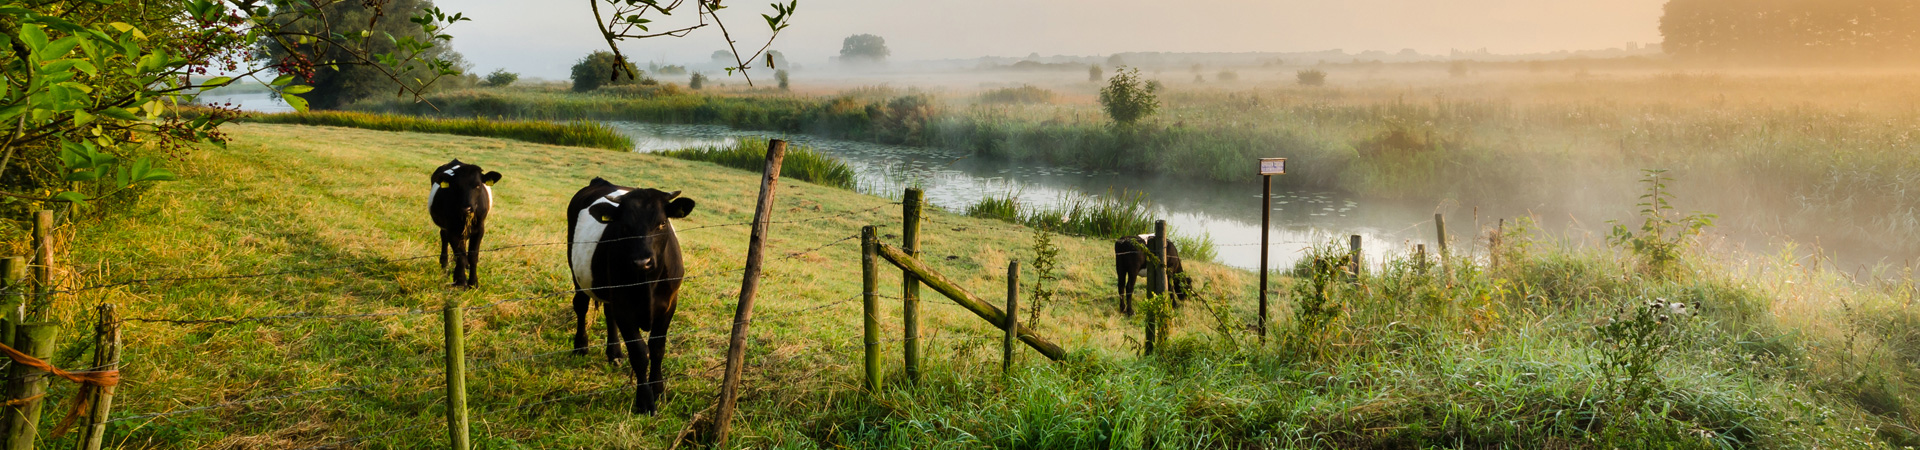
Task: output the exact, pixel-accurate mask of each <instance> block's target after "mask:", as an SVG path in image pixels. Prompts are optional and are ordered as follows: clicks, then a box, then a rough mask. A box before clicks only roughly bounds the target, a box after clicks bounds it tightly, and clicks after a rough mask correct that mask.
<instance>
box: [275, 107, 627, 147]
mask: <svg viewBox="0 0 1920 450" xmlns="http://www.w3.org/2000/svg"><path fill="white" fill-rule="evenodd" d="M239 120H240V121H243V122H256V123H283V124H299V125H324V126H334V127H349V128H364V129H369V130H380V131H409V132H416V133H441V134H453V135H460V136H482V137H497V138H504V139H513V140H518V141H527V142H535V143H541V144H552V145H569V146H576V147H593V148H603V149H608V150H630V149H632V148H633V140H632V139H629V138H627V137H626V136H625V135H622V134H620V132H618V131H615V130H614V129H613V128H609V127H607V126H606V125H603V124H601V123H599V122H589V121H582V120H574V121H569V122H566V123H554V122H547V121H536V120H492V119H441V118H428V117H417V116H402V115H394V114H373V113H363V112H350V111H305V112H295V113H282V114H255V115H248V116H242V117H241V118H240V119H239Z"/></svg>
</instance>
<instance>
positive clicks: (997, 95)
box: [980, 85, 1054, 105]
mask: <svg viewBox="0 0 1920 450" xmlns="http://www.w3.org/2000/svg"><path fill="white" fill-rule="evenodd" d="M1053 97H1054V93H1053V91H1049V90H1046V89H1041V88H1037V87H1034V86H1032V85H1026V86H1020V87H1011V88H1000V89H994V90H991V91H987V92H986V93H983V94H980V103H1002V104H1019V105H1025V104H1036V103H1052V102H1053Z"/></svg>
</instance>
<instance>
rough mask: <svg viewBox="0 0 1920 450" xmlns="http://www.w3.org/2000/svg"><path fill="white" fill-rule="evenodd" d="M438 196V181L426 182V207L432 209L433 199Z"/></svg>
mask: <svg viewBox="0 0 1920 450" xmlns="http://www.w3.org/2000/svg"><path fill="white" fill-rule="evenodd" d="M439 196H440V183H432V182H429V183H427V209H429V210H431V209H433V199H434V198H437V197H439Z"/></svg>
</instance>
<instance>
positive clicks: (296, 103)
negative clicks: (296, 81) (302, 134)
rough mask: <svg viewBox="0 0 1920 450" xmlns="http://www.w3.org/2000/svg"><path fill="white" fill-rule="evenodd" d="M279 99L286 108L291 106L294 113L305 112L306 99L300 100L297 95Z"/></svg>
mask: <svg viewBox="0 0 1920 450" xmlns="http://www.w3.org/2000/svg"><path fill="white" fill-rule="evenodd" d="M280 99H281V100H285V101H286V102H287V106H292V107H293V110H294V111H300V112H306V111H307V99H304V98H300V96H298V95H281V96H280Z"/></svg>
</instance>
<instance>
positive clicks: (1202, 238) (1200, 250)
mask: <svg viewBox="0 0 1920 450" xmlns="http://www.w3.org/2000/svg"><path fill="white" fill-rule="evenodd" d="M1154 211H1155V208H1154V207H1153V203H1152V202H1150V201H1148V200H1147V194H1146V193H1144V192H1137V191H1127V190H1122V191H1120V192H1118V193H1115V192H1114V191H1112V190H1108V191H1107V193H1106V194H1105V195H1085V196H1074V197H1070V198H1067V199H1065V201H1063V202H1061V203H1059V204H1057V205H1054V206H1029V205H1022V204H1021V203H1020V195H1019V194H1018V193H1015V192H1009V193H1005V194H1001V195H997V196H988V197H986V198H982V199H980V200H979V201H977V202H975V203H974V204H972V205H969V206H967V208H966V214H967V215H968V216H972V217H979V218H986V219H999V220H1003V221H1007V222H1011V223H1018V224H1022V225H1026V226H1030V227H1034V228H1042V229H1047V230H1050V231H1053V232H1055V233H1063V234H1069V235H1077V236H1091V237H1098V238H1103V239H1118V238H1120V237H1122V236H1133V235H1139V234H1145V233H1151V232H1153V222H1154V220H1155V217H1154V216H1153V214H1154ZM1167 233H1168V234H1169V235H1171V236H1172V237H1173V242H1174V245H1175V246H1178V247H1179V248H1180V252H1181V253H1180V254H1181V257H1182V258H1183V259H1188V260H1195V261H1212V260H1213V259H1214V257H1215V256H1218V252H1217V251H1216V250H1215V248H1214V241H1213V237H1212V236H1209V235H1207V234H1205V233H1201V234H1199V235H1197V237H1188V236H1185V235H1183V234H1180V233H1178V232H1177V231H1175V230H1173V229H1172V228H1169V229H1168V231H1167Z"/></svg>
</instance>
